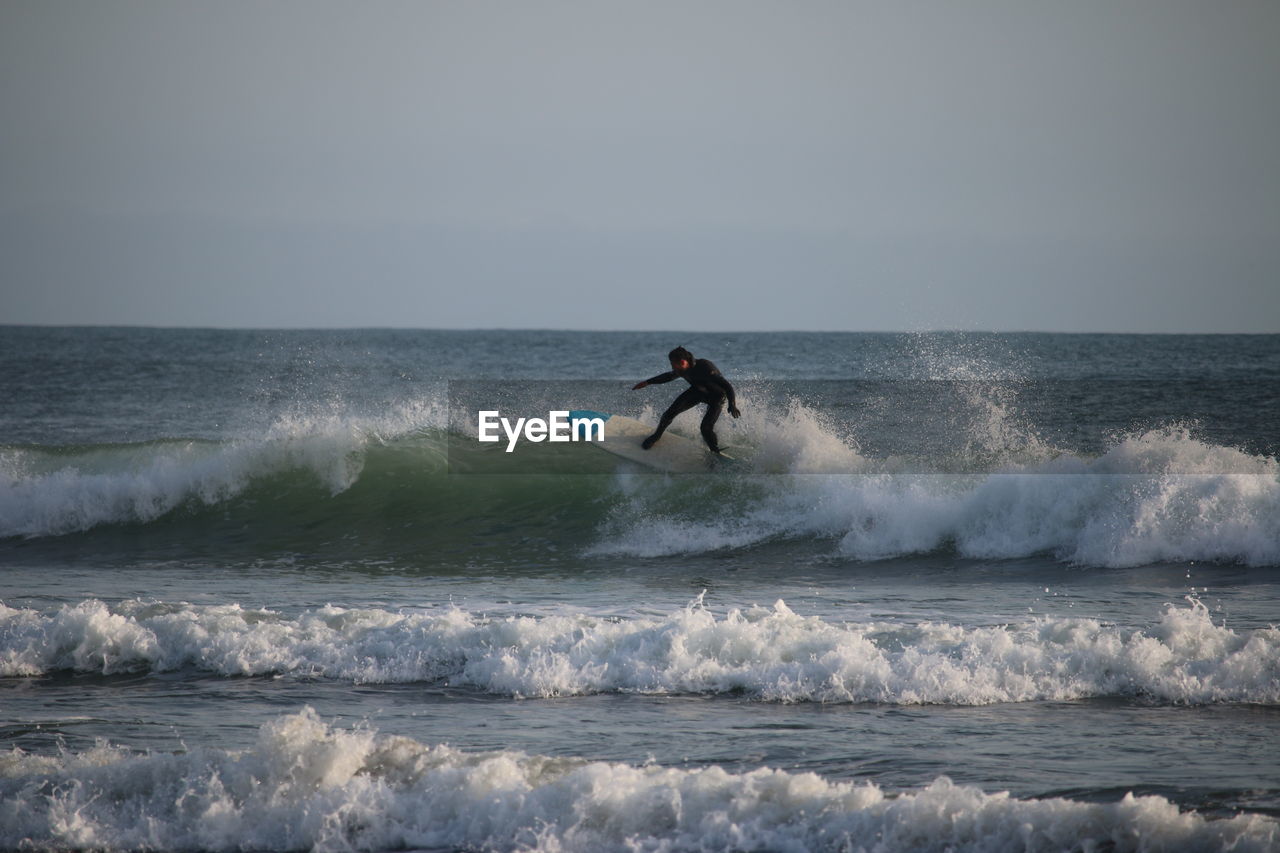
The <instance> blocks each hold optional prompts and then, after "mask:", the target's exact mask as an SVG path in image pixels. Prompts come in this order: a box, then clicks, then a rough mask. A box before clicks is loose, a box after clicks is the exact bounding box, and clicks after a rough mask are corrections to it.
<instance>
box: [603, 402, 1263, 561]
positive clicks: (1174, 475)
mask: <svg viewBox="0 0 1280 853" xmlns="http://www.w3.org/2000/svg"><path fill="white" fill-rule="evenodd" d="M810 427H811V428H812V429H813V430H814V431H815V433H816V434H817V435H818V436H819V439H817V440H815V442H814V446H813V447H812V448H809V449H805V448H804V447H802V448H801V449H799V450H794V449H793V450H792V451H791V452H790V453H789V454H779V453H777V452H774V451H770V452H769V453H768V454H767V455H766V461H765V462H764V464H763V466H762V467H761V468H760V469H758V470H757V471H756V472H753V473H761V472H768V473H767V474H765V475H764V476H761V477H758V478H757V480H756V484H757V486H758V488H757V493H756V494H755V495H754V496H752V497H749V498H746V499H743V498H742V497H741V494H744V493H745V490H740V491H739V493H738V494H736V495H735V499H734V500H731V501H724V500H716V501H712V502H708V505H710V506H713V507H716V508H717V509H718V510H719V511H718V512H716V513H714V514H711V515H707V514H702V515H695V514H692V513H690V512H688V511H687V507H686V506H683V505H675V506H673V505H672V503H671V501H669V500H667V499H666V497H665V495H664V494H662V493H660V492H658V491H657V490H656V489H652V488H651V489H649V490H647V491H646V490H638V491H636V490H633V491H631V492H630V493H628V494H626V495H625V496H624V500H622V501H621V503H620V505H619V508H618V509H617V510H616V511H615V512H614V513H613V515H612V517H611V518H610V520H609V522H608V524H607V525H606V526H605V528H603V529H602V531H601V536H600V539H599V541H598V542H596V543H595V544H593V545H592V546H591V549H590V551H591V552H592V553H595V554H600V555H617V554H623V555H634V556H647V557H652V556H663V555H674V554H691V553H701V552H706V551H713V550H717V549H723V548H743V547H748V546H751V545H754V544H758V543H762V542H766V541H769V540H775V539H784V538H813V537H819V538H831V539H835V540H837V541H838V546H837V547H838V550H839V551H840V552H841V553H844V554H847V555H849V556H851V557H855V558H857V559H864V560H873V559H883V558H887V557H896V556H902V555H906V554H914V553H926V552H930V551H935V550H938V549H942V548H953V549H955V550H956V551H957V552H958V553H959V554H960V555H962V556H966V557H975V558H1011V557H1023V556H1030V555H1034V554H1044V553H1047V554H1052V555H1053V556H1055V557H1056V558H1058V559H1060V560H1064V561H1068V562H1072V563H1078V564H1083V565H1097V566H1109V567H1121V566H1134V565H1143V564H1148V563H1153V562H1157V561H1163V560H1167V561H1181V562H1185V561H1192V560H1197V561H1199V560H1213V561H1223V562H1242V563H1246V564H1249V565H1280V463H1277V460H1276V459H1274V458H1271V457H1263V456H1252V455H1250V454H1247V453H1245V452H1243V451H1240V450H1236V449H1234V448H1229V447H1221V446H1218V445H1213V444H1210V443H1207V442H1204V441H1201V440H1198V439H1196V438H1193V437H1191V436H1190V435H1189V434H1188V433H1187V432H1186V431H1184V430H1174V429H1170V430H1154V431H1149V432H1146V433H1142V434H1139V435H1133V436H1129V437H1126V438H1124V439H1122V440H1119V441H1117V442H1116V443H1115V444H1114V445H1113V446H1112V447H1111V448H1110V449H1108V450H1107V452H1106V453H1104V454H1103V455H1102V456H1100V457H1098V458H1096V459H1084V458H1080V457H1077V456H1072V455H1069V454H1063V455H1058V456H1056V457H1054V458H1051V459H1044V460H1041V461H1037V462H1033V463H1021V464H1015V463H1011V462H1010V463H1006V464H1004V465H1003V466H1001V467H1000V469H999V470H996V471H991V472H981V473H971V474H933V473H914V472H907V471H903V470H900V469H899V470H893V468H892V465H886V464H883V463H882V464H879V465H872V464H871V463H870V462H869V461H868V460H865V459H862V458H861V457H856V451H854V450H853V449H851V448H848V447H845V450H844V452H845V454H846V455H845V457H844V458H841V457H840V452H839V450H838V447H836V445H838V442H835V443H833V436H831V435H830V434H829V433H826V432H824V431H823V430H821V429H820V428H818V426H817V425H815V424H813V423H812V422H810ZM799 435H800V436H801V438H802V437H803V435H804V431H801V432H800V433H799ZM797 440H800V439H797ZM803 443H804V442H802V444H803ZM833 447H836V449H833ZM815 457H821V458H825V459H828V460H834V461H832V462H831V467H830V469H829V470H830V471H835V472H841V473H823V474H818V475H817V476H814V475H813V474H812V472H813V470H814V469H813V460H814V458H815ZM788 459H790V460H794V465H793V467H789V468H786V469H785V470H786V473H776V472H775V470H776V468H777V467H778V466H777V464H776V463H777V462H778V461H779V460H783V461H785V460H788ZM858 466H860V470H858V471H857V472H854V473H844V472H848V471H850V469H851V467H858ZM748 477H749V475H748Z"/></svg>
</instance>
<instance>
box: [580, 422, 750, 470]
mask: <svg viewBox="0 0 1280 853" xmlns="http://www.w3.org/2000/svg"><path fill="white" fill-rule="evenodd" d="M594 418H600V419H602V420H603V421H604V438H603V439H596V437H595V436H596V431H595V429H594V428H592V429H591V430H590V431H589V432H587V433H586V435H588V436H589V437H590V439H591V443H592V444H594V445H595V446H596V447H598V448H600V449H601V450H605V451H608V452H609V453H612V454H613V455H614V456H621V457H622V458H623V459H630V460H631V461H632V462H638V463H640V464H641V465H644V466H646V467H649V468H656V469H657V470H659V471H667V472H669V473H672V474H693V473H699V472H704V471H710V470H711V469H712V468H714V467H715V466H716V465H717V464H718V463H719V462H720V461H721V460H727V459H730V458H731V457H729V456H726V455H723V454H721V456H719V457H717V456H716V455H715V454H713V453H712V452H711V451H710V450H708V449H707V446H706V445H705V444H703V443H702V441H701V440H698V441H694V440H693V439H690V438H685V437H684V436H682V435H673V434H672V433H671V432H670V431H668V432H665V433H663V434H662V438H660V439H658V442H657V444H655V445H654V446H653V447H651V448H649V449H648V450H645V449H644V448H643V447H641V446H640V442H642V441H644V440H645V439H646V438H647V437H648V436H650V435H652V434H653V430H654V428H653V427H652V426H650V425H649V424H645V423H641V422H640V421H638V420H636V419H635V418H628V417H626V416H624V415H611V414H608V413H607V412H592V411H585V410H578V411H572V412H570V413H569V421H570V423H571V424H572V429H573V430H574V434H575V435H577V434H579V431H580V430H582V429H584V428H586V424H579V423H576V422H579V421H589V420H591V419H594Z"/></svg>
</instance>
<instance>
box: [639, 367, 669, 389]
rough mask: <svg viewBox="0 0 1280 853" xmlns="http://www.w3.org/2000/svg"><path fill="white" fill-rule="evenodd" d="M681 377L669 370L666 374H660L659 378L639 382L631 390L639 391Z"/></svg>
mask: <svg viewBox="0 0 1280 853" xmlns="http://www.w3.org/2000/svg"><path fill="white" fill-rule="evenodd" d="M679 375H680V374H678V373H676V372H675V371H674V370H668V371H667V372H666V373H659V374H658V375H657V376H654V377H652V378H651V379H646V380H645V381H643V382H637V383H636V384H635V385H632V386H631V390H632V391H639V390H640V389H641V388H643V387H644V386H646V385H661V384H663V383H664V382H670V381H671V380H672V379H675V378H676V377H677V376H679Z"/></svg>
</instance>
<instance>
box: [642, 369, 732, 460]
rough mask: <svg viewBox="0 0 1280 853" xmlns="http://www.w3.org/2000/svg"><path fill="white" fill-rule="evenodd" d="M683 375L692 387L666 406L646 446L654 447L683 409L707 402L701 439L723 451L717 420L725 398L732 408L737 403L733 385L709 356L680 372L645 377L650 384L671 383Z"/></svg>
mask: <svg viewBox="0 0 1280 853" xmlns="http://www.w3.org/2000/svg"><path fill="white" fill-rule="evenodd" d="M676 378H680V379H683V380H685V381H686V382H688V383H689V387H688V388H686V389H685V390H684V392H683V393H682V394H681V395H680V396H679V397H676V399H675V400H674V401H673V402H672V403H671V405H670V406H668V407H667V410H666V411H665V412H663V413H662V418H661V419H660V420H659V421H658V429H657V431H655V432H654V434H653V435H651V436H649V437H648V438H647V439H645V446H646V447H651V446H652V445H653V443H654V442H655V441H657V440H658V438H659V437H661V436H662V434H663V433H664V432H666V431H667V427H669V426H671V422H672V421H673V420H675V418H676V415H678V414H680V413H681V412H687V411H688V410H689V409H692V408H693V407H694V406H697V405H701V404H702V403H706V404H707V413H706V414H705V415H703V416H702V440H703V441H705V442H706V443H707V447H710V448H711V452H712V453H719V452H720V443H719V441H718V440H717V439H716V431H715V426H716V420H717V419H718V418H719V417H720V410H721V408H722V407H723V406H724V401H725V399H726V398H728V400H729V408H730V409H736V408H737V402H736V400H735V397H734V394H733V386H732V385H730V384H729V380H728V379H725V378H724V377H723V376H721V375H720V371H719V370H717V369H716V366H715V365H714V364H712V363H711V362H710V361H709V360H708V359H705V358H700V359H698V360H697V361H695V362H694V363H693V366H692V367H690V368H689V369H688V370H686V371H685V372H684V373H677V372H676V371H674V370H668V371H667V372H666V373H659V374H658V375H657V376H655V377H653V378H652V379H646V380H645V382H646V383H647V384H649V385H661V384H662V383H664V382H670V381H671V380H672V379H676Z"/></svg>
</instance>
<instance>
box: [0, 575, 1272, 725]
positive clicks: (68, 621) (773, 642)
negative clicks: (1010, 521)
mask: <svg viewBox="0 0 1280 853" xmlns="http://www.w3.org/2000/svg"><path fill="white" fill-rule="evenodd" d="M180 669H194V670H197V671H202V672H206V673H210V674H214V675H219V676H255V675H265V674H275V675H285V676H291V677H302V678H326V679H341V680H350V681H355V682H433V683H446V684H448V685H450V686H453V687H460V688H470V689H476V690H481V691H486V692H490V693H495V694H502V695H510V696H519V697H553V696H574V695H583V694H593V693H608V692H622V693H647V694H689V693H703V694H718V693H745V694H746V695H748V696H751V697H753V698H756V699H759V700H764V701H781V702H811V701H812V702H844V703H847V702H876V703H894V704H951V705H984V704H990V703H995V702H1026V701H1035V700H1070V699H1083V698H1092V697H1129V698H1137V699H1139V700H1143V701H1149V702H1156V703H1220V702H1248V703H1271V704H1274V703H1277V702H1280V630H1277V629H1276V628H1275V627H1274V626H1273V627H1269V628H1261V629H1257V630H1253V631H1235V630H1232V629H1230V628H1228V627H1226V626H1225V625H1219V624H1215V623H1214V622H1213V620H1212V618H1211V617H1210V614H1209V612H1208V610H1207V608H1206V607H1205V606H1204V605H1203V604H1202V603H1200V602H1199V601H1198V600H1195V599H1190V601H1189V604H1188V606H1184V607H1175V606H1172V605H1170V606H1168V607H1167V609H1166V610H1165V612H1164V613H1163V615H1162V616H1161V617H1160V619H1159V620H1158V621H1157V622H1156V623H1155V624H1153V625H1151V626H1149V627H1147V628H1146V629H1144V630H1126V629H1122V628H1120V627H1117V626H1115V625H1110V624H1107V623H1104V622H1101V621H1098V620H1096V619H1080V618H1046V617H1040V618H1034V619H1029V620H1027V621H1025V622H1022V623H1020V624H1013V625H1002V626H990V627H970V626H963V625H958V624H950V623H945V622H922V623H919V624H903V623H897V622H865V623H856V622H855V623H840V624H836V623H832V622H828V621H824V620H822V619H820V618H818V617H805V616H802V615H799V614H797V613H795V612H793V611H792V610H791V609H790V608H788V607H787V605H786V604H785V603H783V602H781V601H779V602H777V603H776V604H774V605H773V606H772V607H769V608H760V607H756V608H751V609H747V610H730V611H728V612H727V613H724V614H722V615H716V614H714V613H712V612H711V611H710V610H708V609H706V608H705V607H704V606H703V605H702V603H701V600H698V601H695V602H694V603H692V604H691V605H690V606H688V607H687V608H684V609H681V610H678V611H675V612H673V613H670V614H668V615H666V616H665V617H662V618H639V617H637V618H627V619H622V618H616V617H615V618H601V617H597V616H593V615H588V614H586V613H577V614H568V615H554V616H543V617H533V616H516V615H512V616H507V617H492V616H484V615H479V614H474V613H470V612H467V611H465V610H461V609H459V608H456V607H452V606H451V607H448V608H443V609H439V610H431V611H426V612H392V611H388V610H381V609H363V610H357V609H345V608H341V607H333V606H328V607H324V608H321V609H316V610H307V611H303V612H299V613H296V614H294V615H286V614H283V613H280V612H276V611H271V610H253V609H244V608H242V607H241V606H239V605H235V604H232V605H214V606H196V605H191V604H184V603H177V604H167V603H156V602H151V603H146V602H140V601H129V602H124V603H121V604H119V605H115V606H109V605H107V604H106V603H104V602H102V601H98V600H89V601H85V602H81V603H79V604H76V605H67V606H64V607H62V608H61V609H58V610H54V611H49V612H41V611H37V610H32V609H18V608H10V607H6V606H4V605H0V676H9V677H13V676H39V675H45V674H48V673H51V672H58V671H71V672H78V673H101V674H106V675H110V674H113V673H121V672H135V671H143V672H148V671H149V672H161V671H172V670H180Z"/></svg>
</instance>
